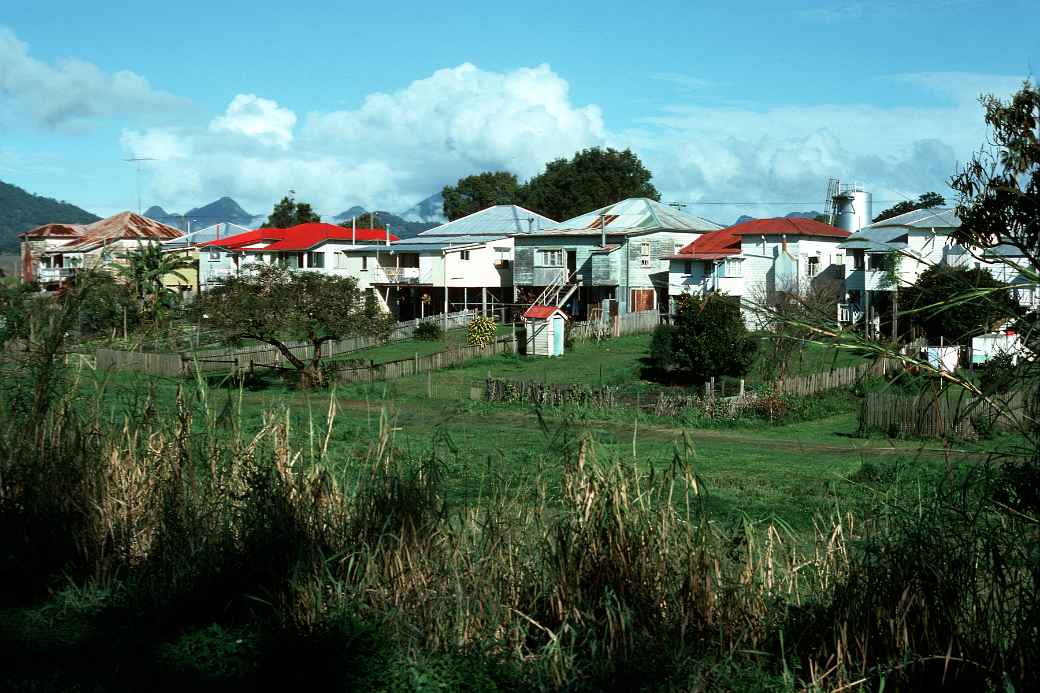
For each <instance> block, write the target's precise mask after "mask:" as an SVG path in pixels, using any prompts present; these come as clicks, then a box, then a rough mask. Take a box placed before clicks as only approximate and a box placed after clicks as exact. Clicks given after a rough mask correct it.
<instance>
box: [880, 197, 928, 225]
mask: <svg viewBox="0 0 1040 693" xmlns="http://www.w3.org/2000/svg"><path fill="white" fill-rule="evenodd" d="M944 204H946V198H944V197H943V196H942V195H940V194H939V193H937V192H927V193H925V194H923V195H919V196H918V198H917V199H916V200H904V201H902V202H899V203H896V204H894V205H892V206H891V207H889V208H888V209H886V210H885V211H883V212H882V213H881V214H878V215H877V216H876V217H874V221H875V222H879V221H884V220H885V219H891V218H892V217H897V216H899V215H900V214H906V213H907V212H912V211H914V210H915V209H929V208H931V207H942V206H943V205H944Z"/></svg>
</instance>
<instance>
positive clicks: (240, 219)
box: [144, 196, 267, 232]
mask: <svg viewBox="0 0 1040 693" xmlns="http://www.w3.org/2000/svg"><path fill="white" fill-rule="evenodd" d="M144 216H146V217H148V218H149V219H155V220H156V221H160V222H162V223H164V224H167V225H169V226H172V227H174V228H175V229H180V230H181V231H185V232H186V231H188V229H189V227H190V228H191V229H193V230H195V231H197V230H199V229H202V228H205V227H207V226H212V225H213V224H225V223H232V224H238V225H239V226H244V227H246V228H255V227H257V226H259V225H261V224H263V223H264V222H265V221H267V216H266V215H264V214H261V215H256V214H250V213H249V212H247V211H246V210H244V209H242V207H241V205H239V204H238V203H237V202H235V201H234V200H232V199H231V198H230V197H227V196H225V197H222V198H220V199H219V200H216V201H215V202H210V203H209V204H208V205H202V206H201V207H193V208H192V209H189V210H188V211H187V212H185V213H184V214H178V213H176V212H167V211H166V210H165V209H163V208H162V207H160V206H158V205H152V206H151V207H149V208H148V209H147V210H146V211H145V213H144Z"/></svg>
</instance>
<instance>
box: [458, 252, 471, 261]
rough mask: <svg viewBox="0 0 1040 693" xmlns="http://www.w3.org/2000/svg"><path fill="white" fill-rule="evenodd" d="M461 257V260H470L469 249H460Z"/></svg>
mask: <svg viewBox="0 0 1040 693" xmlns="http://www.w3.org/2000/svg"><path fill="white" fill-rule="evenodd" d="M459 259H460V260H469V251H468V250H460V251H459Z"/></svg>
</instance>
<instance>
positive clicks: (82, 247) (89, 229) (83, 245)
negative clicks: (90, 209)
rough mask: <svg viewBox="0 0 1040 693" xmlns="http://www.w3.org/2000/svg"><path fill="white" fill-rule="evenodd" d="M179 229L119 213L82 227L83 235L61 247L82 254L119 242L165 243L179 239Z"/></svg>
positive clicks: (153, 220) (136, 215) (131, 214)
mask: <svg viewBox="0 0 1040 693" xmlns="http://www.w3.org/2000/svg"><path fill="white" fill-rule="evenodd" d="M183 235H184V233H183V232H182V231H180V229H175V228H173V227H172V226H167V225H166V224H163V223H162V222H159V221H156V220H155V219H149V218H148V217H142V216H141V215H140V214H135V213H134V212H120V213H119V214H113V215H112V216H110V217H107V218H105V219H101V220H100V221H95V222H94V223H93V224H87V225H86V226H84V227H83V234H82V236H80V237H79V238H76V239H75V240H72V241H69V242H68V243H67V244H66V245H64V246H62V250H63V251H65V252H83V251H87V250H91V249H92V248H95V247H97V246H101V245H105V244H107V243H109V242H114V241H121V240H153V241H165V240H169V239H171V238H179V237H180V236H183Z"/></svg>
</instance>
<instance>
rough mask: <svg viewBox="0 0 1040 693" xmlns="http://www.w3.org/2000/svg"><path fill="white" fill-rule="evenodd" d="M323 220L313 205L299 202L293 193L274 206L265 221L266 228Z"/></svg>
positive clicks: (280, 227) (264, 226)
mask: <svg viewBox="0 0 1040 693" xmlns="http://www.w3.org/2000/svg"><path fill="white" fill-rule="evenodd" d="M312 221H321V217H320V216H318V215H317V214H316V213H315V212H314V210H313V209H311V206H310V205H309V204H308V203H306V202H297V201H296V200H295V199H293V197H292V195H286V196H285V197H283V198H282V199H281V201H279V202H278V204H276V205H275V206H274V209H273V210H271V214H270V216H268V217H267V221H266V222H264V225H263V227H262V228H265V229H271V228H274V229H287V228H289V227H290V226H296V225H297V224H306V223H309V222H312Z"/></svg>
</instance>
